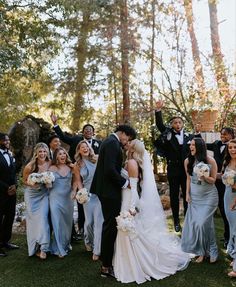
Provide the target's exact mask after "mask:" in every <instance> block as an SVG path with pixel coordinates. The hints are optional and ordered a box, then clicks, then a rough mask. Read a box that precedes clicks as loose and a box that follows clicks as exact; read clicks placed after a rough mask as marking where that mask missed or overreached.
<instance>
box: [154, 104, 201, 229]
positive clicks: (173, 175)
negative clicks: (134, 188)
mask: <svg viewBox="0 0 236 287" xmlns="http://www.w3.org/2000/svg"><path fill="white" fill-rule="evenodd" d="M163 105H164V102H163V101H157V102H156V111H155V117H156V126H157V128H158V129H159V131H160V132H161V141H162V142H161V143H160V142H158V145H156V148H157V153H158V154H161V155H162V156H164V157H166V160H167V178H168V182H169V187H170V204H171V209H172V215H173V219H174V228H175V231H176V232H179V231H181V226H180V222H179V194H180V188H181V191H182V195H183V205H184V214H185V213H186V211H187V207H188V204H187V202H186V173H185V169H184V160H185V158H186V157H187V155H188V152H189V143H190V141H191V140H192V139H193V137H194V135H193V134H189V133H187V132H185V131H184V129H183V120H182V118H181V117H178V116H176V117H173V118H172V119H171V121H170V125H171V127H170V128H168V127H167V126H165V125H164V123H163V119H162V112H161V109H162V107H163ZM198 136H199V135H198Z"/></svg>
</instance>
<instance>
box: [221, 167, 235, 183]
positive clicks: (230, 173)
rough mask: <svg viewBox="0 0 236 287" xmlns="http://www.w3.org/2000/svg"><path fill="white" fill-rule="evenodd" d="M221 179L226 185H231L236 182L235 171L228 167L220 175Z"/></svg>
mask: <svg viewBox="0 0 236 287" xmlns="http://www.w3.org/2000/svg"><path fill="white" fill-rule="evenodd" d="M222 181H223V183H224V184H225V185H227V186H232V185H234V184H235V183H236V171H234V170H232V169H230V170H226V171H225V173H224V174H223V175H222Z"/></svg>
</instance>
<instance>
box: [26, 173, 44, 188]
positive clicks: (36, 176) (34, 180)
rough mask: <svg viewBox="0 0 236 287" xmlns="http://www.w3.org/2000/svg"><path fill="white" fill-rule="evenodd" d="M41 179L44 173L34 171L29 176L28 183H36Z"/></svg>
mask: <svg viewBox="0 0 236 287" xmlns="http://www.w3.org/2000/svg"><path fill="white" fill-rule="evenodd" d="M41 180H42V174H41V173H36V172H33V173H31V174H30V175H29V176H28V178H27V183H28V184H30V185H34V184H36V183H41Z"/></svg>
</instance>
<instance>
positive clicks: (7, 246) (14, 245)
mask: <svg viewBox="0 0 236 287" xmlns="http://www.w3.org/2000/svg"><path fill="white" fill-rule="evenodd" d="M3 247H4V248H6V249H8V250H13V249H19V248H20V247H19V246H18V245H16V244H13V243H5V244H4V245H3Z"/></svg>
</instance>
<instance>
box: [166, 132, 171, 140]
mask: <svg viewBox="0 0 236 287" xmlns="http://www.w3.org/2000/svg"><path fill="white" fill-rule="evenodd" d="M171 137H172V134H171V132H169V133H168V134H167V136H166V139H167V140H168V141H170V140H171Z"/></svg>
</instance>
